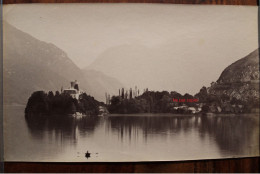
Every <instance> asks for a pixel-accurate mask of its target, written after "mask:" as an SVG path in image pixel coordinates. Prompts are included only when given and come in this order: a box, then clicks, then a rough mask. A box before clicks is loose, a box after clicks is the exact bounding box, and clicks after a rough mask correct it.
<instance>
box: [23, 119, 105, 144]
mask: <svg viewBox="0 0 260 174" xmlns="http://www.w3.org/2000/svg"><path fill="white" fill-rule="evenodd" d="M25 119H26V123H27V127H28V128H29V131H30V133H31V135H32V136H33V138H35V139H41V138H43V137H44V136H45V135H46V133H48V134H54V135H55V137H58V139H59V138H60V137H61V138H66V139H71V140H74V141H77V137H78V135H77V131H79V134H80V135H81V136H87V135H89V134H93V132H94V131H95V128H96V127H97V125H98V124H99V120H100V119H99V117H83V118H80V119H76V118H73V117H69V116H59V115H54V116H51V117H50V116H32V117H28V116H26V117H25ZM56 139H57V138H56Z"/></svg>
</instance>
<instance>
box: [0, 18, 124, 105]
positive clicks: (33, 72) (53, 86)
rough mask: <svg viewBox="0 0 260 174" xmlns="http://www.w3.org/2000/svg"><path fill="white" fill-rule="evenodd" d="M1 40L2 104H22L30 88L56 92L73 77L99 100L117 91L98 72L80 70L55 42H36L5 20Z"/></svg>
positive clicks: (113, 82)
mask: <svg viewBox="0 0 260 174" xmlns="http://www.w3.org/2000/svg"><path fill="white" fill-rule="evenodd" d="M3 42H4V48H3V50H4V51H3V53H4V103H5V104H25V103H26V101H27V99H28V98H29V96H30V95H31V94H32V93H33V92H34V91H38V90H44V91H50V90H52V91H56V90H58V91H60V89H61V87H63V88H67V87H69V85H70V81H74V80H78V81H79V83H80V88H81V89H82V90H83V91H86V92H87V93H88V94H90V95H92V96H94V97H95V98H96V99H97V100H99V101H105V92H108V93H110V94H117V93H118V89H119V88H121V87H123V84H122V83H120V82H119V81H118V80H116V79H115V78H111V77H109V76H107V75H105V74H103V73H101V72H98V71H93V70H84V71H82V70H81V69H79V68H78V67H77V66H76V65H75V64H74V63H73V62H72V61H71V59H70V58H69V57H68V56H67V54H66V53H65V52H64V51H62V50H61V49H59V48H58V47H56V46H55V45H53V44H51V43H46V42H42V41H39V40H37V39H36V38H34V37H32V36H30V35H29V34H27V33H24V32H22V31H20V30H18V29H17V28H15V27H13V26H11V25H10V24H8V23H7V22H3Z"/></svg>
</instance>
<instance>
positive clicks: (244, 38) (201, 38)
mask: <svg viewBox="0 0 260 174" xmlns="http://www.w3.org/2000/svg"><path fill="white" fill-rule="evenodd" d="M3 6H4V7H3V18H4V20H5V21H7V22H8V23H10V24H11V25H13V26H15V27H16V28H18V29H20V30H22V31H24V32H26V33H29V34H30V35H32V36H33V37H35V38H37V39H39V40H41V41H45V42H49V43H53V44H55V45H56V46H57V47H59V48H61V49H62V50H64V51H65V52H66V53H67V54H68V56H69V57H70V58H71V59H72V61H73V62H74V63H75V64H76V65H78V66H79V67H80V68H84V67H87V66H90V67H91V66H92V65H93V67H94V69H96V70H99V71H103V72H104V73H106V74H108V75H110V76H113V77H115V78H117V79H119V80H120V81H122V82H123V83H124V84H127V85H134V79H133V78H131V79H127V78H124V76H125V74H124V73H120V72H118V71H114V72H111V71H110V70H109V69H106V67H102V66H101V65H100V64H98V63H97V61H96V62H94V61H95V60H97V59H98V58H99V59H100V58H102V59H106V54H107V55H108V56H107V59H113V58H111V57H113V56H114V55H115V54H114V52H115V50H118V51H119V52H120V50H121V48H122V50H124V49H126V50H127V51H129V50H131V49H132V50H133V52H135V47H137V48H144V49H137V50H136V52H137V53H136V54H137V55H129V54H128V52H127V51H126V54H125V55H124V52H123V53H118V54H116V55H117V56H122V59H124V58H125V57H129V56H133V58H135V59H139V58H140V60H141V59H143V57H138V55H142V56H151V57H152V58H150V60H151V61H155V63H156V64H158V66H160V64H162V67H161V69H164V68H163V67H164V66H165V65H164V64H163V63H162V62H161V61H160V60H161V58H163V61H165V64H166V65H167V60H169V61H168V62H169V63H171V62H177V63H176V64H175V65H172V71H171V68H170V66H171V65H169V67H168V69H167V67H166V68H165V69H166V70H168V71H166V70H165V72H161V74H164V77H166V78H165V79H162V78H160V77H159V76H158V77H157V74H156V72H157V73H159V72H160V71H161V69H160V68H159V70H154V71H156V72H153V73H150V74H154V79H155V80H156V79H157V81H156V82H154V85H153V84H149V82H147V86H150V87H151V88H153V89H155V90H162V89H166V90H172V89H173V88H174V89H176V90H177V91H178V90H179V91H180V92H184V91H187V92H190V93H195V92H196V91H197V92H198V90H199V89H200V87H202V86H203V85H205V86H207V85H209V84H210V82H212V81H216V80H217V78H218V77H219V75H220V73H221V72H222V71H223V70H224V68H226V67H227V66H228V65H230V64H231V63H233V62H235V61H236V60H238V59H240V58H242V57H244V56H246V55H248V54H249V53H250V52H252V51H254V50H255V49H256V48H258V31H257V28H258V27H257V7H256V6H246V7H243V6H209V5H203V6H200V5H193V6H192V5H172V4H26V5H22V4H21V5H3ZM128 46H129V47H130V48H129V49H128V48H126V47H128ZM111 52H112V53H111ZM124 56H125V57H124ZM104 57H105V58H104ZM144 59H145V60H146V61H150V60H149V58H147V57H146V58H144ZM156 59H157V60H156ZM113 60H114V59H113ZM115 60H116V59H115ZM140 62H142V61H140ZM111 64H112V62H111ZM137 66H139V65H137ZM140 66H141V65H140ZM182 66H185V71H181V74H180V75H178V74H177V72H180V71H177V70H176V71H174V69H176V67H177V69H178V68H179V69H181V68H182ZM108 67H109V66H108ZM151 67H153V66H151ZM136 69H137V71H138V70H139V72H140V73H142V71H141V70H140V69H141V68H136ZM188 70H191V71H188ZM170 72H173V73H174V75H176V76H174V77H173V75H172V74H170ZM145 73H147V74H149V72H148V71H145ZM145 73H144V74H145ZM167 74H168V76H167ZM120 75H121V76H120ZM177 76H178V77H177ZM188 77H189V78H188ZM144 78H145V77H144ZM169 78H172V79H173V81H174V80H175V81H178V82H179V83H180V84H182V85H179V86H177V85H176V86H171V85H169V84H170V83H171V82H170V81H169V84H168V82H165V81H167V79H169ZM174 78H175V79H174ZM196 78H197V79H196ZM147 79H148V80H149V78H147ZM194 79H196V81H192V80H194ZM139 81H140V79H139ZM144 81H145V80H144ZM184 81H186V82H184ZM182 82H183V83H182ZM144 83H145V82H144ZM159 83H160V85H158V84H159ZM136 84H139V86H142V85H141V84H140V83H139V82H138V80H137V82H136ZM187 84H190V86H189V87H185V86H187ZM193 85H194V87H192V86H193ZM144 86H145V85H144ZM132 87H133V86H132ZM178 88H179V89H178Z"/></svg>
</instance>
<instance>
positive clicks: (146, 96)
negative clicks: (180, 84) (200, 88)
mask: <svg viewBox="0 0 260 174" xmlns="http://www.w3.org/2000/svg"><path fill="white" fill-rule="evenodd" d="M173 98H175V99H193V98H194V97H193V96H192V95H190V94H185V95H181V94H179V93H177V92H170V93H169V92H168V91H162V92H158V91H156V92H155V91H148V90H147V91H145V92H144V93H143V94H142V95H140V96H138V97H135V98H130V99H125V98H122V96H113V97H112V98H111V104H110V105H109V107H108V110H109V112H110V113H122V114H124V113H128V114H132V113H173V112H175V111H174V109H173V107H176V106H182V105H184V104H185V105H187V106H190V107H192V106H195V104H196V103H192V102H173Z"/></svg>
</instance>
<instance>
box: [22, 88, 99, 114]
mask: <svg viewBox="0 0 260 174" xmlns="http://www.w3.org/2000/svg"><path fill="white" fill-rule="evenodd" d="M100 105H103V103H101V102H98V101H97V100H95V99H94V97H91V96H89V95H87V94H86V93H83V94H81V95H80V97H79V100H77V99H75V98H72V97H71V96H70V95H68V94H64V93H62V94H60V93H59V92H58V91H56V92H55V94H54V93H53V92H52V91H50V92H49V93H45V92H44V91H36V92H34V93H33V94H32V95H31V97H30V98H29V99H28V102H27V105H26V108H25V114H27V115H39V114H46V115H49V114H74V113H76V112H80V113H83V114H86V115H97V114H98V111H99V106H100Z"/></svg>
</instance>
